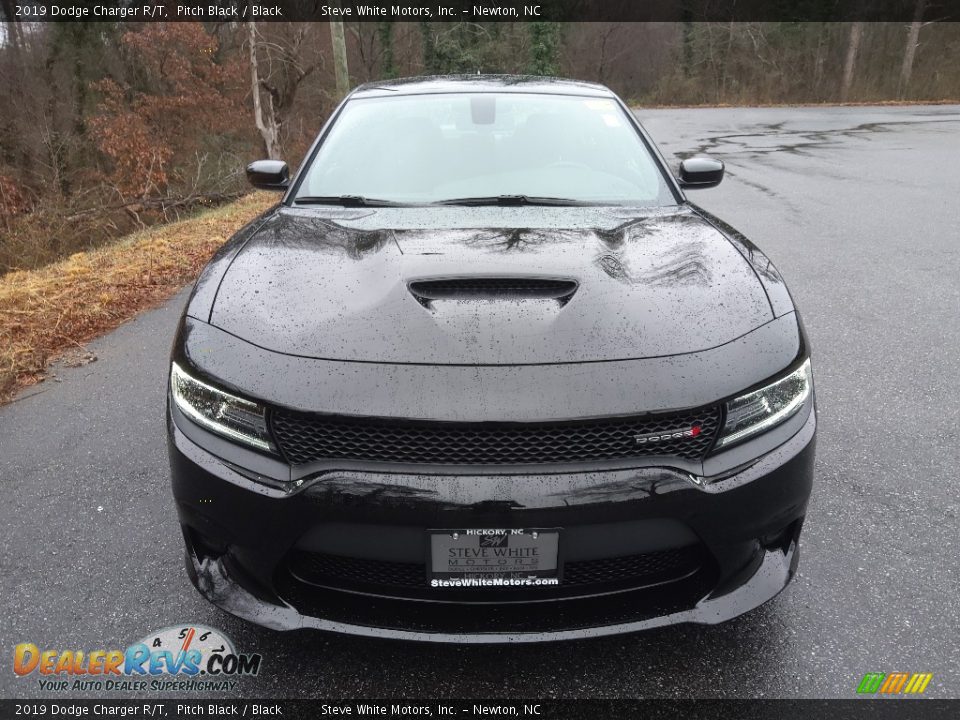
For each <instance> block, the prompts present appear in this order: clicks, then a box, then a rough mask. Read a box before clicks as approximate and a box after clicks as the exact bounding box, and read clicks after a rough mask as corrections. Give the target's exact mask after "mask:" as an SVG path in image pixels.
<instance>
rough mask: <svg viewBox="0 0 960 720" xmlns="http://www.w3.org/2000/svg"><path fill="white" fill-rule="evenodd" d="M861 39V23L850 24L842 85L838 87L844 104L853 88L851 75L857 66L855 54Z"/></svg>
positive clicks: (858, 49)
mask: <svg viewBox="0 0 960 720" xmlns="http://www.w3.org/2000/svg"><path fill="white" fill-rule="evenodd" d="M862 39H863V23H862V22H854V23H850V40H849V41H848V43H847V60H846V62H845V63H844V64H843V84H842V85H841V86H840V102H846V101H847V99H848V98H849V97H850V88H851V87H852V86H853V75H854V71H855V70H856V65H857V53H858V52H859V51H860V41H861V40H862Z"/></svg>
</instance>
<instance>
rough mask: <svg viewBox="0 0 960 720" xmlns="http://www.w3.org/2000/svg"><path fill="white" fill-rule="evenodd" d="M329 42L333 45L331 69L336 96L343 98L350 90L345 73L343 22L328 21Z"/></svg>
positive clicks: (345, 49)
mask: <svg viewBox="0 0 960 720" xmlns="http://www.w3.org/2000/svg"><path fill="white" fill-rule="evenodd" d="M330 40H331V42H332V44H333V67H334V71H335V72H336V76H337V94H338V95H339V96H340V97H343V96H344V95H346V94H347V92H348V91H349V90H350V74H349V72H348V71H347V41H346V38H344V36H343V21H342V20H331V21H330Z"/></svg>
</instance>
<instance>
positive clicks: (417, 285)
mask: <svg viewBox="0 0 960 720" xmlns="http://www.w3.org/2000/svg"><path fill="white" fill-rule="evenodd" d="M576 291H577V283H575V282H574V281H573V280H553V279H548V278H478V277H471V278H449V279H444V280H417V281H415V282H412V283H410V292H411V293H413V294H414V295H415V296H416V297H417V299H418V300H420V301H421V302H424V301H426V302H429V301H430V300H445V299H457V300H464V299H498V298H505V299H509V298H544V299H555V300H560V299H563V298H569V297H570V296H571V295H573V293H575V292H576Z"/></svg>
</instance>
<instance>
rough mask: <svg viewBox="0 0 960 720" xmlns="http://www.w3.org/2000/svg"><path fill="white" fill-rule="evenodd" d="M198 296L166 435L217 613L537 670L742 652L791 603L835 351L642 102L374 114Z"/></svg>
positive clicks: (333, 125) (408, 105) (284, 186)
mask: <svg viewBox="0 0 960 720" xmlns="http://www.w3.org/2000/svg"><path fill="white" fill-rule="evenodd" d="M247 173H248V175H249V178H250V180H251V182H252V183H253V184H254V185H255V186H257V187H260V188H268V189H274V190H277V191H280V192H282V193H283V196H282V197H283V199H282V201H281V202H280V203H279V204H278V205H277V206H276V207H274V208H272V209H271V210H269V211H268V212H266V213H265V214H263V215H262V216H261V217H259V218H258V219H256V220H255V221H253V222H252V223H250V224H249V225H247V226H246V227H245V228H244V229H243V230H241V231H240V232H239V233H237V235H236V236H235V237H234V238H233V239H232V240H230V241H229V242H228V243H227V244H226V245H224V246H223V248H222V249H221V250H220V251H219V253H218V254H217V255H216V257H215V258H214V259H213V260H212V261H211V262H210V264H209V265H208V266H207V268H206V269H205V270H204V272H203V274H202V275H201V277H200V279H199V280H198V282H197V285H196V287H195V289H194V291H193V294H192V296H191V298H190V301H189V304H188V306H187V308H186V311H185V313H184V316H183V319H182V321H181V324H180V327H179V329H178V332H177V336H176V340H175V343H174V347H173V357H172V363H171V370H170V387H169V402H168V415H167V429H168V433H169V450H170V466H171V471H172V476H173V491H174V495H175V496H176V502H177V509H178V512H179V518H180V523H181V525H182V527H183V535H184V540H185V543H186V564H187V570H188V572H189V574H190V577H191V579H192V581H193V583H194V584H195V585H196V587H197V589H198V590H199V591H200V592H201V593H202V594H203V595H204V596H205V597H207V598H208V599H209V600H210V601H212V602H213V603H215V604H217V605H218V606H220V607H222V608H224V609H225V610H227V611H229V612H231V613H233V614H235V615H238V616H240V617H243V618H246V619H248V620H251V621H253V622H256V623H259V624H261V625H265V626H267V627H271V628H277V629H294V628H304V627H306V628H317V629H321V630H333V631H339V632H346V633H355V634H362V635H375V636H382V637H393V638H407V639H415V640H434V641H446V642H504V641H538V640H553V639H564V638H575V637H584V636H593V635H604V634H610V633H620V632H629V631H634V630H641V629H644V628H650V627H655V626H659V625H665V624H671V623H682V622H693V623H718V622H722V621H724V620H727V619H729V618H732V617H734V616H736V615H739V614H741V613H743V612H745V611H747V610H750V609H751V608H754V607H756V606H758V605H760V604H761V603H763V602H765V601H767V600H769V599H770V598H772V597H773V596H774V595H776V594H777V593H778V592H779V591H780V590H781V589H782V588H783V587H784V586H785V585H786V584H787V583H788V582H789V581H790V579H791V577H792V576H793V574H794V572H795V570H796V567H797V559H798V547H797V546H798V542H799V536H800V529H801V526H802V525H803V520H804V515H805V513H806V508H807V500H808V498H809V496H810V490H811V483H812V477H813V461H814V444H815V431H816V413H815V408H814V391H813V378H812V375H811V369H810V359H809V358H810V356H809V352H810V351H809V346H808V343H807V340H806V337H805V334H804V330H803V325H802V324H801V322H800V317H799V315H798V313H797V311H796V309H795V308H794V305H793V302H792V301H791V298H790V295H789V293H788V291H787V288H786V286H785V285H784V282H783V279H782V278H781V276H780V274H779V273H778V272H777V270H776V269H775V268H774V267H773V265H772V264H771V262H770V261H769V260H768V259H767V258H766V256H764V254H763V253H762V252H761V251H760V250H758V249H757V248H756V247H755V246H754V245H753V244H751V243H750V241H748V240H747V239H746V238H744V237H743V236H741V235H739V234H738V233H737V232H736V231H735V230H734V229H733V228H731V227H729V226H728V225H726V224H724V223H723V222H722V221H720V220H719V219H717V218H715V217H713V216H711V215H710V214H708V213H707V212H705V211H703V210H702V209H700V208H698V207H697V206H695V205H692V204H690V203H689V202H688V201H687V199H686V196H685V195H684V192H685V190H687V189H694V188H706V187H711V186H713V185H716V184H717V183H719V182H720V180H721V178H722V177H723V165H722V163H720V162H718V161H715V160H711V159H709V158H702V157H696V158H689V159H687V160H684V161H683V162H682V163H680V166H679V173H678V176H677V177H674V175H673V173H672V172H670V170H669V169H668V167H667V164H666V163H665V161H664V160H663V158H662V157H661V156H660V154H659V153H658V151H657V150H656V148H655V147H654V145H653V142H652V141H651V140H650V138H649V137H648V136H647V134H646V133H645V131H644V130H643V128H642V127H641V126H640V124H639V123H638V122H637V120H636V118H635V117H634V115H633V114H632V113H631V112H630V111H629V110H628V109H627V107H626V106H625V105H624V103H623V102H622V101H621V100H620V99H618V98H617V97H616V96H615V95H614V94H613V93H611V92H610V91H609V90H607V89H606V88H604V87H601V86H598V85H592V84H587V83H580V82H572V81H564V80H554V79H544V78H529V77H509V76H504V77H501V76H477V77H443V78H416V79H410V80H398V81H390V82H383V83H372V84H368V85H364V86H362V87H359V88H358V89H356V90H355V91H354V92H352V93H351V94H350V95H349V97H347V99H346V100H345V101H344V102H343V103H342V104H341V105H340V106H339V107H338V108H337V110H336V111H335V112H334V114H333V116H332V117H331V118H330V120H329V121H328V122H327V124H326V126H325V127H324V128H323V130H322V131H321V132H320V135H319V137H318V138H317V140H316V142H315V144H314V145H313V147H312V148H311V150H310V151H309V153H308V154H307V157H306V160H305V161H304V162H303V165H302V167H301V168H300V170H299V171H298V172H297V173H296V176H295V177H293V178H292V179H291V178H290V177H289V174H288V170H287V166H286V165H285V164H284V163H282V162H280V161H275V160H266V161H259V162H255V163H253V164H251V165H250V166H249V168H248V169H247Z"/></svg>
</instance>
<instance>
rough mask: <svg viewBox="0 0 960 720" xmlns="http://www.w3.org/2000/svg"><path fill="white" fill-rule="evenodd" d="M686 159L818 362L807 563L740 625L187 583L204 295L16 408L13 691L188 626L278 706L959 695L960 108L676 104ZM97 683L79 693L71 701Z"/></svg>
mask: <svg viewBox="0 0 960 720" xmlns="http://www.w3.org/2000/svg"><path fill="white" fill-rule="evenodd" d="M640 116H641V118H642V119H643V121H644V122H645V124H646V125H647V127H648V129H649V130H650V131H651V133H652V134H653V136H654V138H655V139H656V140H657V141H658V142H659V143H660V145H661V148H662V150H663V151H664V154H665V155H667V157H668V158H670V159H671V160H672V159H673V158H674V157H675V156H677V155H678V154H683V153H690V152H693V151H698V152H699V151H702V152H710V153H712V154H713V155H714V156H716V157H719V158H721V159H722V160H724V161H725V162H726V163H727V167H728V174H727V179H726V180H725V181H724V183H723V184H722V185H721V186H720V187H719V188H717V189H714V190H708V191H701V192H699V193H697V194H695V195H693V194H692V198H693V199H694V201H697V202H700V203H702V205H703V206H704V207H706V208H707V209H709V210H711V211H712V212H715V213H717V214H719V215H720V216H721V217H723V218H724V219H726V220H728V221H729V222H731V223H732V224H733V225H735V226H737V227H738V228H739V229H740V230H742V231H743V232H744V233H745V234H746V235H747V236H749V237H750V238H752V239H753V240H754V241H755V242H757V243H758V244H759V245H761V247H762V248H763V249H764V250H765V251H766V252H767V254H768V255H770V256H771V257H772V259H773V260H774V261H775V262H776V263H777V265H778V267H779V269H780V270H781V271H782V272H783V274H784V275H785V276H786V278H787V280H788V282H789V283H790V286H791V288H792V291H793V294H794V297H795V299H796V301H797V302H798V304H799V306H800V308H801V310H802V312H803V316H804V320H805V322H806V326H807V329H808V331H809V334H810V336H811V339H812V342H813V347H814V351H815V355H814V359H815V371H816V379H817V391H818V396H819V406H820V412H821V425H820V437H819V448H818V449H819V456H818V470H817V478H816V482H817V484H816V488H815V493H814V497H813V499H812V502H811V507H810V513H809V516H808V520H807V524H806V527H805V529H804V536H803V539H802V558H801V563H800V574H799V577H798V578H797V580H796V581H795V582H794V584H793V585H792V586H791V587H790V588H788V589H787V590H786V591H785V592H784V593H783V594H782V595H780V596H779V597H778V598H777V599H776V600H774V601H773V602H771V603H769V604H767V605H766V606H764V607H762V608H760V609H758V610H756V611H754V612H752V613H749V614H748V615H746V616H744V617H741V618H739V619H737V620H734V621H732V622H730V623H728V624H726V625H723V626H719V627H693V626H689V627H680V628H671V629H665V630H658V631H653V632H649V633H646V634H641V635H634V636H629V637H621V638H608V639H602V640H595V641H585V642H578V643H568V644H562V645H552V646H525V647H510V648H490V647H464V648H460V647H434V646H423V645H411V644H403V643H389V642H377V641H369V640H355V639H348V638H342V637H336V636H330V635H322V634H318V633H312V632H304V633H300V634H278V633H275V632H271V631H266V630H260V629H258V628H255V627H252V626H250V625H247V624H245V623H243V622H241V621H238V620H235V619H233V618H231V617H229V616H227V615H225V614H223V613H221V612H220V611H219V610H217V609H215V608H213V607H212V606H210V605H208V604H207V603H206V602H205V601H204V600H202V599H201V598H200V596H199V595H197V594H196V593H195V592H194V590H193V589H192V588H191V587H190V585H189V583H188V581H187V578H186V575H185V574H184V572H183V566H182V560H181V545H180V542H181V541H180V536H179V529H178V526H177V523H176V520H175V516H174V509H173V503H172V500H171V497H170V494H169V490H168V484H167V469H166V456H165V447H164V437H163V423H162V419H161V408H162V404H163V395H164V378H165V373H166V371H167V365H166V356H167V351H168V345H169V342H170V337H171V334H172V332H173V329H174V325H175V322H176V319H177V316H178V314H179V312H180V309H181V307H182V304H183V301H184V299H185V295H184V294H181V295H179V296H178V297H177V298H176V299H175V300H174V301H172V302H170V303H169V304H168V305H167V306H166V307H164V308H161V309H159V310H157V311H154V312H150V313H147V314H145V315H143V316H141V317H140V318H139V319H137V320H136V321H135V322H132V323H129V324H128V325H126V326H124V327H123V328H121V329H119V330H118V331H117V332H115V333H113V334H111V335H110V336H107V337H105V338H103V339H101V340H99V341H97V342H95V343H93V344H92V346H91V347H92V349H93V350H94V352H95V353H96V354H97V356H98V357H99V360H98V361H97V362H95V363H93V364H90V365H87V366H84V367H81V368H75V369H60V370H57V375H58V376H59V379H60V380H61V382H55V381H50V382H47V383H45V384H44V385H42V386H40V387H39V388H36V389H35V390H34V391H32V392H31V393H27V395H26V396H24V397H22V398H21V399H19V400H18V401H17V402H15V403H13V404H12V405H9V406H7V407H5V408H2V409H0V493H2V496H0V498H2V502H0V524H2V527H3V528H4V542H3V543H2V546H0V575H2V577H3V592H2V595H0V651H2V657H3V658H4V659H3V660H2V661H0V665H3V666H4V667H0V695H2V696H4V697H11V696H21V697H22V696H29V695H42V694H44V693H43V692H41V691H40V689H39V688H38V686H37V682H36V679H35V676H34V677H33V678H30V679H17V678H15V677H14V676H13V673H11V672H10V665H9V664H8V663H10V659H11V657H12V653H13V646H14V645H15V644H16V643H18V642H27V641H29V642H34V643H36V644H38V645H40V646H43V647H50V648H74V649H79V648H82V649H89V650H94V649H99V648H122V647H126V645H127V644H129V643H131V642H133V641H135V640H137V639H139V638H141V637H143V636H144V635H146V634H147V633H148V632H149V631H151V630H154V629H157V628H161V627H164V626H168V625H175V624H180V623H183V622H191V621H192V622H198V623H203V624H207V625H212V626H214V627H217V628H220V629H222V630H224V631H225V632H226V633H227V634H228V635H230V636H231V637H232V638H233V639H234V641H235V643H236V645H237V646H238V649H240V650H241V651H256V652H260V653H262V654H263V655H264V658H265V659H264V667H263V671H262V672H261V674H260V676H259V677H258V678H256V679H255V680H247V681H244V682H243V683H242V684H241V688H240V692H241V693H242V694H243V695H249V696H256V697H269V696H278V697H303V696H306V697H309V696H327V697H355V696H374V697H388V696H406V697H421V696H423V697H431V696H454V697H493V696H519V697H532V696H548V697H552V696H561V697H597V696H600V697H616V696H678V697H688V696H695V697H715V696H719V697H755V696H765V697H779V696H794V697H796V696H807V697H810V696H812V697H850V696H852V694H853V689H854V687H855V685H856V683H857V681H858V680H859V678H860V677H861V676H862V675H863V673H865V672H868V671H882V672H891V671H908V672H910V671H917V672H920V671H923V672H932V673H933V674H934V679H933V682H932V683H931V685H930V687H929V689H928V690H927V695H930V696H936V697H960V650H958V640H960V601H958V599H957V594H958V591H960V552H958V546H960V520H958V510H960V502H958V499H957V497H958V493H957V485H958V478H957V465H958V459H960V437H958V428H960V411H958V407H960V404H958V402H957V397H960V360H958V351H960V321H958V317H960V290H958V287H960V238H958V228H960V202H958V198H960V107H921V108H833V109H814V108H805V109H755V110H735V109H721V110H695V111H691V110H658V111H651V112H646V111H643V112H640ZM73 694H76V693H73Z"/></svg>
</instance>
